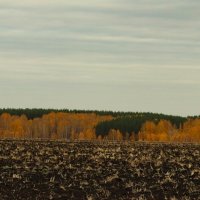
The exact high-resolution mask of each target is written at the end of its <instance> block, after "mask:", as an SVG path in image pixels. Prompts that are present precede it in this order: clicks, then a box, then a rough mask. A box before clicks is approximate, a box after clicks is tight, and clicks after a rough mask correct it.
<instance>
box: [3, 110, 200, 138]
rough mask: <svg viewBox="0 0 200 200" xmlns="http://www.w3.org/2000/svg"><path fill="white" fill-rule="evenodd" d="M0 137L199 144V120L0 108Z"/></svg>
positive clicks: (119, 113)
mask: <svg viewBox="0 0 200 200" xmlns="http://www.w3.org/2000/svg"><path fill="white" fill-rule="evenodd" d="M0 138H2V139H6V138H11V139H13V138H14V139H52V140H69V141H74V140H114V141H122V140H126V141H150V142H156V141H157V142H169V141H170V142H200V118H199V117H198V116H194V117H180V116H172V115H164V114H156V113H140V112H135V113H133V112H112V111H90V110H68V109H63V110H56V109H0Z"/></svg>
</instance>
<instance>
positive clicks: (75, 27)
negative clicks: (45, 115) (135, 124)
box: [0, 0, 200, 115]
mask: <svg viewBox="0 0 200 200" xmlns="http://www.w3.org/2000/svg"><path fill="white" fill-rule="evenodd" d="M199 10H200V1H199V0H190V1H189V0H174V1H166V0H84V1H83V0H73V1H72V0H42V1H41V0H0V107H15V108H18V107H22V108H25V107H29V108H33V107H43V108H69V109H98V110H113V111H133V112H134V111H150V112H159V113H160V112H162V113H166V114H176V115H194V114H200V14H199Z"/></svg>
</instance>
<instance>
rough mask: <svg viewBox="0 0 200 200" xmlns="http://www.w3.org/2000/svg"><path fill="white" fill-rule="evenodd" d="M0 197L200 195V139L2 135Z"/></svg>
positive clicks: (80, 197) (89, 197)
mask: <svg viewBox="0 0 200 200" xmlns="http://www.w3.org/2000/svg"><path fill="white" fill-rule="evenodd" d="M0 199H3V200H6V199H12V200H13V199H26V200H28V199H42V200H43V199H44V200H45V199H56V200H57V199H63V200H67V199H77V200H81V199H88V200H93V199H101V200H102V199H148V200H151V199H152V200H153V199H155V200H156V199H158V200H162V199H195V200H197V199H200V145H195V144H146V143H134V144H131V143H128V144H127V143H97V142H96V143H90V142H81V143H78V142H77V143H66V142H50V141H13V140H2V141H0Z"/></svg>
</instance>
